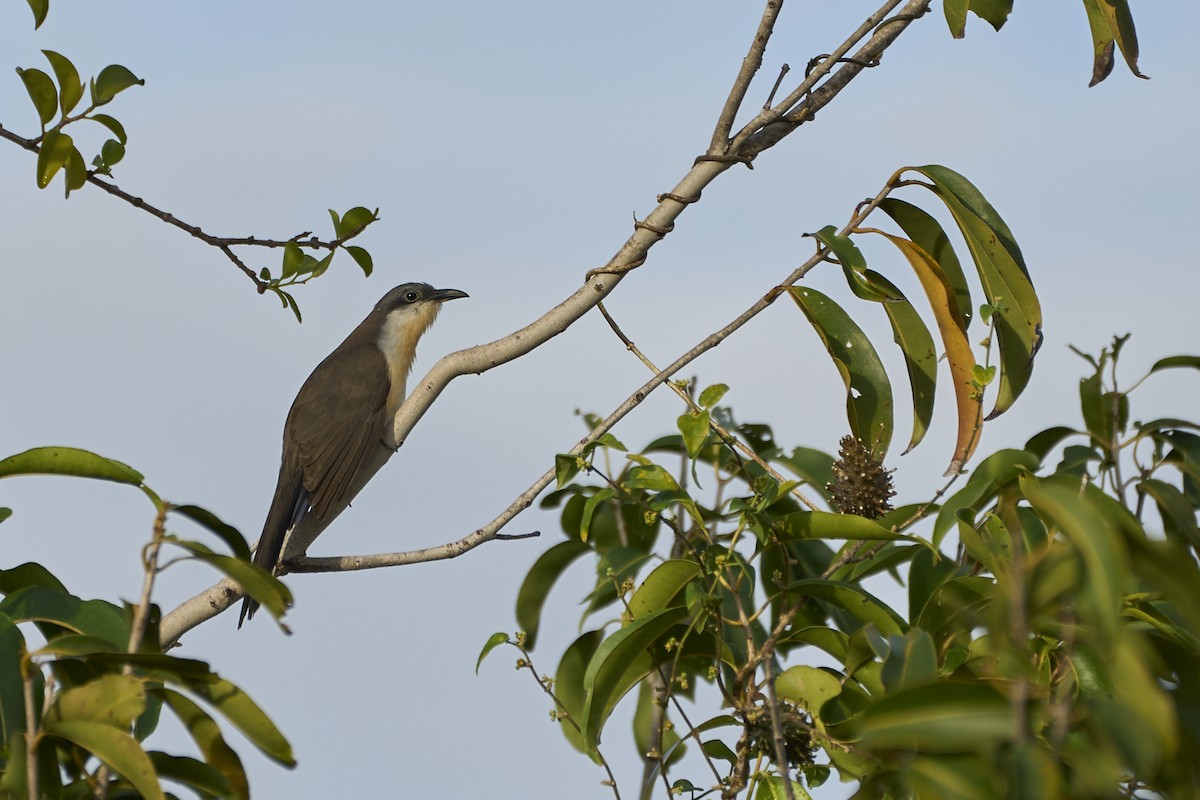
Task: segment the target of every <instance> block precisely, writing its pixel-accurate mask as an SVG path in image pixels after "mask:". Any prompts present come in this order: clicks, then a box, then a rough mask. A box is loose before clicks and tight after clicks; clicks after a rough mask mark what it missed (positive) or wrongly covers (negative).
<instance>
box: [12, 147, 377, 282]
mask: <svg viewBox="0 0 1200 800" xmlns="http://www.w3.org/2000/svg"><path fill="white" fill-rule="evenodd" d="M0 138H4V139H7V140H9V141H10V142H13V143H14V144H17V145H20V146H21V147H23V148H25V149H26V150H29V151H30V152H32V153H37V152H39V151H40V150H41V148H40V147H39V146H38V140H37V139H26V138H25V137H24V136H21V135H19V134H16V133H13V132H12V131H10V130H7V129H5V128H4V126H3V125H0ZM39 138H40V137H39ZM87 181H88V183H90V184H92V185H93V186H96V187H98V188H100V189H103V190H104V191H105V192H108V193H109V194H111V195H112V196H113V197H116V198H118V199H120V200H124V201H125V202H126V203H128V204H129V205H131V206H133V207H134V208H139V209H141V210H142V211H145V212H146V213H147V214H149V215H150V216H152V217H155V218H156V219H159V220H161V221H163V222H165V223H167V224H168V225H172V226H174V227H176V228H179V229H180V230H181V231H184V232H185V233H187V234H189V235H190V236H193V237H195V238H197V239H199V240H200V241H202V242H204V243H205V244H207V245H211V246H212V247H215V248H217V249H218V250H220V251H221V252H222V253H224V254H225V256H226V257H227V258H228V259H229V260H230V261H232V262H233V264H234V266H236V267H237V268H238V269H239V270H241V272H242V273H244V274H245V275H246V277H248V278H249V279H250V280H251V281H253V282H254V285H255V287H256V288H257V289H258V292H259V294H262V293H263V292H265V291H267V289H268V288H269V286H270V284H268V283H267V282H266V281H263V280H261V279H260V278H259V277H258V275H257V273H255V271H254V270H252V269H250V267H248V266H246V265H245V263H243V262H242V260H241V259H240V258H238V257H237V256H236V255H235V254H234V253H233V251H232V250H231V249H230V248H231V247H267V248H278V247H286V246H287V245H289V244H294V245H297V246H299V247H307V248H311V249H313V250H330V251H333V250H336V249H337V248H339V247H341V246H342V245H343V244H345V243H346V242H348V241H350V240H351V239H353V238H354V237H355V236H357V235H358V234H359V233H361V232H362V230H363V228H365V227H366V225H362V226H359V227H358V228H356V229H355V230H353V231H350V232H349V233H347V234H346V235H345V236H343V237H341V238H339V239H332V240H329V241H325V240H322V239H318V238H317V237H315V236H311V237H309V238H306V239H303V240H301V239H300V238H299V237H293V238H292V239H286V240H280V239H259V238H257V237H254V236H214V235H212V234H211V233H205V232H204V231H203V230H201V229H200V227H199V226H196V225H192V224H190V223H188V222H184V221H183V220H181V219H179V218H178V217H176V216H175V215H174V214H171V213H169V212H167V211H163V210H162V209H160V208H158V207H156V206H154V205H151V204H150V203H147V202H146V201H145V200H143V199H142V198H140V197H135V196H134V195H132V194H130V193H129V192H126V191H125V190H124V189H121V188H120V187H119V186H117V185H116V184H115V183H110V182H109V181H106V180H102V179H101V178H100V177H99V176H97V175H96V174H94V173H88V176H87ZM305 235H307V234H301V236H305Z"/></svg>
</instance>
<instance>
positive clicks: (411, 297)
mask: <svg viewBox="0 0 1200 800" xmlns="http://www.w3.org/2000/svg"><path fill="white" fill-rule="evenodd" d="M418 297H420V295H418V294H417V293H416V292H407V293H405V295H404V299H405V300H407V301H408V302H410V303H415V302H417V298H418Z"/></svg>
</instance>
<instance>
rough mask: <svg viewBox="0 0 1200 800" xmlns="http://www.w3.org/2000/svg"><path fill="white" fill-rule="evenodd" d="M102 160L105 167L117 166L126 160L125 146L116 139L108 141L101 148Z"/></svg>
mask: <svg viewBox="0 0 1200 800" xmlns="http://www.w3.org/2000/svg"><path fill="white" fill-rule="evenodd" d="M100 158H102V159H104V164H105V166H109V167H113V166H116V165H117V164H119V163H121V159H123V158H125V145H123V144H121V143H120V142H118V141H117V140H116V139H108V140H107V141H105V142H104V144H103V145H101V147H100Z"/></svg>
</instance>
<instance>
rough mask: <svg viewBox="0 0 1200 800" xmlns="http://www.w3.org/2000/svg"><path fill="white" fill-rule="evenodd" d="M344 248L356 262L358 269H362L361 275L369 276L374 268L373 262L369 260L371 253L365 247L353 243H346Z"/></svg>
mask: <svg viewBox="0 0 1200 800" xmlns="http://www.w3.org/2000/svg"><path fill="white" fill-rule="evenodd" d="M345 250H346V252H347V253H349V254H350V257H351V258H353V259H354V263H356V264H358V267H359V269H361V270H362V271H363V275H364V276H365V277H368V278H369V277H371V272H372V271H373V270H374V269H375V263H374V262H373V261H372V260H371V254H370V253H368V252H367V251H366V249H365V248H362V247H359V246H358V245H353V244H348V245H346V247H345Z"/></svg>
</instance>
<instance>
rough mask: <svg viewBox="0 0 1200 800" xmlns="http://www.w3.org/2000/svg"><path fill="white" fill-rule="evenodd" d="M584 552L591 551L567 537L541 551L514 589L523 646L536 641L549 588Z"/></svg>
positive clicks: (531, 645) (533, 644) (532, 645)
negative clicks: (524, 639)
mask: <svg viewBox="0 0 1200 800" xmlns="http://www.w3.org/2000/svg"><path fill="white" fill-rule="evenodd" d="M588 552H591V548H589V547H588V546H587V545H585V544H583V543H582V542H580V541H579V540H577V539H569V540H567V541H565V542H560V543H559V544H556V545H554V546H553V547H551V548H550V549H549V550H547V551H546V552H544V553H542V555H541V556H540V557H538V560H537V561H535V562H534V563H533V566H532V567H530V568H529V572H528V573H527V574H526V575H525V580H524V581H523V582H522V583H521V588H520V589H519V590H518V591H517V625H518V626H519V627H520V629H521V630H523V631H525V635H526V637H527V640H526V646H527V647H528V648H529V649H530V650H532V649H533V648H534V646H535V645H536V644H537V634H538V628H539V627H540V625H541V619H542V607H543V606H544V605H545V604H546V597H547V596H548V595H549V594H550V589H551V588H552V587H553V586H554V583H555V582H556V581H557V580H558V579H559V577H560V576H561V575H562V574H563V573H564V572H565V571H566V570H567V567H569V566H571V564H573V563H575V561H576V559H578V558H579V557H580V556H582V555H583V554H584V553H588Z"/></svg>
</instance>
